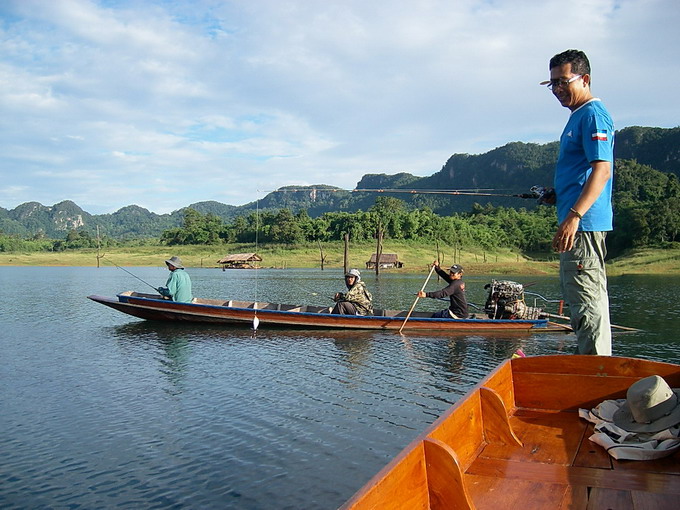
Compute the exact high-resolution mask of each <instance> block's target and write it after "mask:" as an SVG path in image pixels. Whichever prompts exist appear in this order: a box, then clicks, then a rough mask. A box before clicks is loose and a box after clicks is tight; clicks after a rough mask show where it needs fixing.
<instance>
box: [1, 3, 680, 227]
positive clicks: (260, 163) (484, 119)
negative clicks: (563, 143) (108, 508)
mask: <svg viewBox="0 0 680 510" xmlns="http://www.w3.org/2000/svg"><path fill="white" fill-rule="evenodd" d="M679 26H680V4H679V3H678V0H599V1H596V2H594V1H592V0H571V1H569V2H566V1H563V0H560V1H553V0H541V1H534V0H484V1H483V0H441V1H440V0H411V1H404V0H390V1H388V0H337V1H336V0H323V1H322V0H285V1H284V0H238V1H227V0H222V1H218V0H191V1H189V0H185V1H179V0H175V1H172V0H167V1H163V0H0V177H1V178H0V207H3V208H5V209H13V208H14V207H16V206H17V205H19V204H22V203H24V202H29V201H35V202H40V203H41V204H43V205H46V206H52V205H54V204H56V203H58V202H60V201H62V200H72V201H74V202H75V203H77V204H78V205H79V206H80V207H82V208H83V209H84V210H85V211H87V212H89V213H91V214H103V213H112V212H115V211H116V210H118V209H120V208H121V207H125V206H127V205H132V204H134V205H139V206H141V207H144V208H146V209H149V210H150V211H152V212H155V213H158V214H163V213H169V212H172V211H175V210H177V209H180V208H182V207H186V206H188V205H190V204H192V203H195V202H200V201H206V200H215V201H218V202H222V203H225V204H230V205H243V204H246V203H249V202H252V201H254V200H257V199H260V198H263V197H264V196H265V195H266V194H267V193H268V192H269V191H272V190H275V189H277V188H279V187H281V186H295V185H315V184H328V185H333V186H338V187H340V188H344V189H352V188H354V187H355V186H356V184H357V182H358V181H359V180H360V179H361V177H362V176H363V175H364V174H367V173H386V174H395V173H399V172H408V173H411V174H414V175H417V176H428V175H432V174H433V173H435V172H438V171H439V170H440V169H441V168H442V166H443V165H444V164H445V163H446V161H447V160H448V158H449V157H450V156H451V155H452V154H457V153H468V154H481V153H484V152H487V151H489V150H492V149H494V148H496V147H500V146H502V145H505V144H506V143H509V142H514V141H521V142H533V143H547V142H550V141H554V140H557V139H558V138H559V135H560V132H561V130H562V127H563V126H564V123H565V122H566V120H567V117H568V114H569V111H568V110H566V109H564V108H562V107H561V106H560V105H559V103H558V102H557V100H556V99H555V98H554V97H553V96H552V94H551V93H550V91H549V90H547V89H546V88H544V87H540V86H539V85H538V83H539V82H540V81H542V80H545V79H547V78H548V77H549V70H548V61H549V59H550V57H552V56H553V55H554V54H556V53H559V52H561V51H563V50H565V49H569V48H576V49H581V50H583V51H585V52H586V54H588V57H589V59H590V62H591V67H592V80H593V82H592V91H593V94H594V95H595V96H597V97H600V98H602V100H603V101H604V103H605V105H606V106H607V107H608V109H609V110H610V112H611V114H612V117H613V118H614V121H615V124H616V127H617V128H618V129H621V128H623V127H626V126H633V125H637V126H655V127H667V128H670V127H676V126H678V125H680V99H678V93H677V88H678V83H680V35H679V34H680V30H678V27H679ZM537 184H549V183H537Z"/></svg>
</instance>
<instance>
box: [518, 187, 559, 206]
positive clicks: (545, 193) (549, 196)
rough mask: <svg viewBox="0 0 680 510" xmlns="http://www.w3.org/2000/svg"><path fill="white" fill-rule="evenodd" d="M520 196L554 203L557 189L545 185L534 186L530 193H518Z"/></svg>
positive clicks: (542, 202)
mask: <svg viewBox="0 0 680 510" xmlns="http://www.w3.org/2000/svg"><path fill="white" fill-rule="evenodd" d="M517 196H518V197H520V198H535V199H536V201H537V202H538V203H539V204H552V203H554V200H555V190H554V189H553V188H546V187H545V186H532V187H531V188H529V193H521V194H519V195H517Z"/></svg>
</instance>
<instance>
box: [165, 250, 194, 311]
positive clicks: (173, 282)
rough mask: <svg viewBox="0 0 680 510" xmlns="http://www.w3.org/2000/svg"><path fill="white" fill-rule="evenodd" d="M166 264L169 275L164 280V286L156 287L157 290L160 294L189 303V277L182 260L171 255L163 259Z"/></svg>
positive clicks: (190, 297)
mask: <svg viewBox="0 0 680 510" xmlns="http://www.w3.org/2000/svg"><path fill="white" fill-rule="evenodd" d="M165 265H166V266H168V271H170V276H168V281H167V282H165V285H166V286H165V287H158V289H156V290H158V292H159V293H160V295H161V296H163V297H166V298H169V299H172V300H173V301H178V302H180V303H191V301H192V300H193V296H192V295H191V278H189V275H188V274H187V272H186V271H185V270H184V266H183V265H182V260H181V259H180V258H179V257H171V258H169V259H168V260H166V261H165Z"/></svg>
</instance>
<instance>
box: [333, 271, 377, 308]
mask: <svg viewBox="0 0 680 510" xmlns="http://www.w3.org/2000/svg"><path fill="white" fill-rule="evenodd" d="M345 285H346V286H347V292H337V293H336V294H335V296H333V301H335V303H336V304H335V306H334V307H333V310H332V311H331V313H335V314H341V315H373V297H372V296H371V293H370V292H369V291H368V289H367V288H366V284H365V283H364V282H363V281H361V273H360V272H359V270H358V269H350V270H349V271H347V274H346V275H345Z"/></svg>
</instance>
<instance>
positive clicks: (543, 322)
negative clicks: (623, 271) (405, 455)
mask: <svg viewBox="0 0 680 510" xmlns="http://www.w3.org/2000/svg"><path fill="white" fill-rule="evenodd" d="M116 296H117V297H118V299H119V301H120V302H121V303H126V304H129V305H133V306H135V305H136V304H135V303H130V302H129V299H130V298H132V299H134V300H140V301H149V302H154V303H156V302H158V303H167V304H169V305H170V307H167V309H171V307H172V306H177V305H181V306H189V307H193V308H206V309H210V308H213V309H227V310H234V311H239V312H252V313H255V312H257V313H258V314H265V315H287V316H295V317H299V316H305V317H326V318H331V317H333V318H337V317H338V314H332V313H322V312H302V311H295V310H273V309H268V308H249V307H236V306H228V305H217V304H209V303H193V302H192V303H178V302H175V301H169V300H167V299H155V298H150V297H145V296H139V295H131V294H125V293H119V294H116ZM94 297H97V298H99V297H100V296H94ZM123 298H125V299H123ZM251 303H259V302H257V301H251ZM263 303H264V302H263ZM267 304H271V303H268V302H267ZM277 304H278V303H277ZM137 306H139V305H137ZM281 306H292V307H298V306H299V307H302V306H308V305H284V304H281ZM313 306H318V305H313ZM147 308H150V309H154V310H158V309H159V308H158V307H147ZM177 311H179V310H177ZM399 312H400V313H404V314H406V311H403V310H400V311H399ZM187 313H188V312H187ZM405 318H406V316H405V315H404V316H399V315H342V319H343V320H349V321H361V320H366V319H369V320H374V321H377V320H383V321H385V320H387V321H390V322H392V321H398V322H403V321H404V319H405ZM408 320H409V322H422V323H425V324H429V323H434V324H444V323H445V324H508V325H511V324H512V325H532V328H538V329H542V328H545V327H546V326H548V325H549V324H551V321H549V319H489V318H485V319H480V318H473V319H453V318H435V317H414V316H413V315H411V317H409V319H408ZM532 328H530V329H532ZM555 331H559V330H555Z"/></svg>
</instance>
